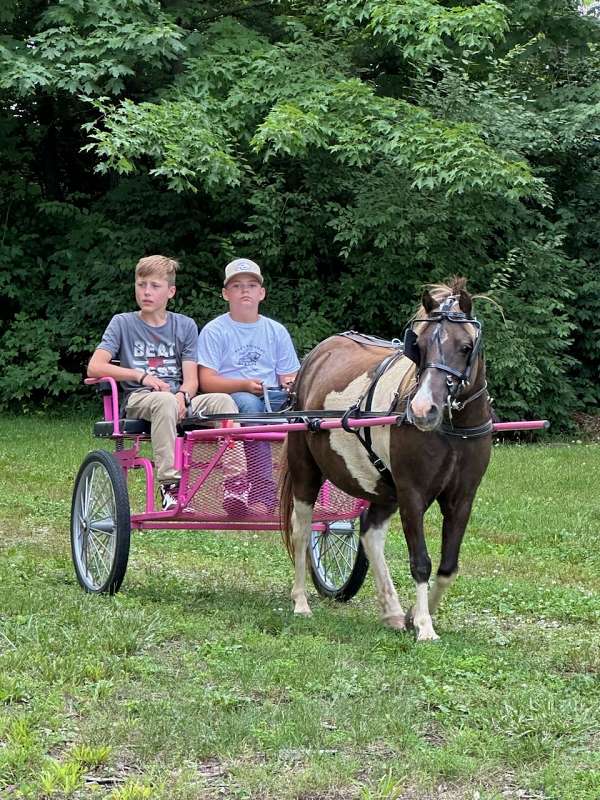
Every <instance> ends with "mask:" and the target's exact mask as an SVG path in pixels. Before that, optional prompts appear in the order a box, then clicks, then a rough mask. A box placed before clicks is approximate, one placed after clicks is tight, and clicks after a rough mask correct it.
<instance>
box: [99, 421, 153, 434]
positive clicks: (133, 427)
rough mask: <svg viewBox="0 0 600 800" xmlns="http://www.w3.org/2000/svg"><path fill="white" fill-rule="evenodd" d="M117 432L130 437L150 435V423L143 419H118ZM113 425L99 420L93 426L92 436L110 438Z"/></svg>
mask: <svg viewBox="0 0 600 800" xmlns="http://www.w3.org/2000/svg"><path fill="white" fill-rule="evenodd" d="M119 430H120V431H121V433H126V434H128V435H131V436H139V435H140V434H149V433H150V423H149V422H148V421H147V420H145V419H120V420H119ZM113 431H114V425H113V423H112V422H108V421H107V420H101V421H100V422H96V423H95V424H94V436H100V437H108V436H112V435H113Z"/></svg>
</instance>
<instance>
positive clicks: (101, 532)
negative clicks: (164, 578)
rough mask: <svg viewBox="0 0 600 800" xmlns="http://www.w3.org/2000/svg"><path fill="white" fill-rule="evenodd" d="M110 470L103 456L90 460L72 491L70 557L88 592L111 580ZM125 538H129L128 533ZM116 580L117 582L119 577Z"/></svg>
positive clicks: (114, 540) (114, 521)
mask: <svg viewBox="0 0 600 800" xmlns="http://www.w3.org/2000/svg"><path fill="white" fill-rule="evenodd" d="M113 471H114V470H113V468H112V466H111V464H107V463H106V461H105V456H104V454H102V456H101V457H97V458H96V457H90V459H89V460H88V462H87V464H86V466H85V467H84V469H83V470H82V472H81V475H80V478H79V482H78V485H77V487H76V490H75V498H74V502H73V518H72V522H71V526H72V531H71V536H72V542H73V557H74V561H75V566H76V570H77V573H78V576H79V577H80V581H81V582H82V584H83V585H84V586H85V588H86V589H88V590H89V591H106V590H107V589H109V585H108V582H109V580H113V578H114V577H115V576H113V571H114V570H115V566H116V564H117V561H116V555H117V544H118V541H119V536H120V530H119V515H118V513H117V499H116V495H115V491H116V483H115V481H116V480H117V479H118V476H116V477H113ZM125 500H127V498H126V496H125ZM127 507H128V504H127ZM126 535H127V537H128V536H129V531H128V530H127V531H126ZM126 563H127V562H126V561H125V565H124V566H126ZM121 566H123V565H122V564H121ZM116 575H117V576H118V575H119V573H118V572H117V573H116ZM116 579H117V580H119V582H120V580H121V579H122V574H121V575H120V576H119V577H118V578H116Z"/></svg>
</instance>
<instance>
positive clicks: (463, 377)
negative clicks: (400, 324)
mask: <svg viewBox="0 0 600 800" xmlns="http://www.w3.org/2000/svg"><path fill="white" fill-rule="evenodd" d="M457 299H458V298H457V297H455V296H451V297H447V298H446V300H444V302H443V304H442V305H441V306H440V309H439V311H435V312H434V313H432V314H431V315H430V316H428V317H421V318H420V319H415V320H413V321H412V323H411V324H410V326H409V327H408V328H407V329H406V331H405V333H404V355H405V356H407V357H408V358H410V359H411V361H414V363H415V364H416V365H417V370H418V371H417V384H419V382H420V380H421V376H422V374H423V373H424V372H425V370H427V369H437V370H439V371H440V372H445V373H446V375H447V377H446V384H447V386H448V403H447V405H448V414H449V416H450V417H452V411H453V410H454V411H460V410H462V408H464V406H465V405H466V403H467V402H470V401H471V400H474V399H475V398H476V397H479V395H480V394H483V391H485V388H484V389H483V390H482V392H477V394H476V395H474V396H472V397H470V398H469V400H468V401H465V402H462V403H461V402H460V401H458V400H457V399H456V397H457V395H458V394H459V392H460V391H462V390H463V389H464V388H466V387H467V386H469V384H470V380H471V373H472V371H473V365H474V364H475V363H476V360H477V356H478V354H479V351H480V350H481V344H482V334H481V323H480V322H479V320H477V319H475V318H474V317H467V315H466V314H465V313H464V312H462V311H452V306H453V305H454V303H455V302H456V300H457ZM421 322H432V323H435V324H436V328H435V330H434V332H433V341H434V342H435V343H436V345H437V348H438V352H439V360H438V361H427V362H426V363H425V365H424V366H423V367H421V350H420V348H419V342H418V336H417V333H416V331H415V330H414V326H415V325H416V324H417V323H421ZM444 322H451V323H453V324H456V325H473V327H474V328H475V330H476V336H475V341H474V342H473V349H472V350H471V352H470V353H469V357H468V359H467V363H466V364H465V368H464V370H463V371H462V372H461V371H459V370H457V369H454V367H451V366H449V365H448V364H446V361H445V359H444V352H443V350H442V338H441V334H442V326H443V324H444Z"/></svg>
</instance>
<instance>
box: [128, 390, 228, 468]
mask: <svg viewBox="0 0 600 800" xmlns="http://www.w3.org/2000/svg"><path fill="white" fill-rule="evenodd" d="M237 410H238V408H237V406H236V404H235V403H234V401H233V400H232V399H231V395H229V394H219V393H216V392H213V393H211V394H199V395H197V396H196V397H194V398H192V413H194V414H198V413H201V414H237ZM178 413H179V407H178V405H177V399H176V397H175V395H174V394H171V392H144V391H140V392H133V393H132V394H130V395H129V398H128V400H127V406H126V416H128V417H130V418H133V419H145V420H148V422H151V423H152V451H153V453H154V463H155V466H156V473H157V477H158V482H159V483H175V482H177V481H179V479H180V478H181V473H180V472H179V471H178V470H176V469H175V467H174V465H173V461H174V460H175V437H176V436H177V415H178Z"/></svg>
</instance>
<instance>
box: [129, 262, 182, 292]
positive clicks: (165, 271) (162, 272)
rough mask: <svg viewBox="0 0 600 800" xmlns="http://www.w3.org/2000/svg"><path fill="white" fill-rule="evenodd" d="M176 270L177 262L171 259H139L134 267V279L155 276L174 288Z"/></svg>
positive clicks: (177, 267)
mask: <svg viewBox="0 0 600 800" xmlns="http://www.w3.org/2000/svg"><path fill="white" fill-rule="evenodd" d="M178 269H179V262H178V261H175V259H173V258H167V257H166V256H146V258H140V260H139V261H138V263H137V264H136V265H135V277H136V278H149V277H150V276H151V275H157V276H158V277H159V278H162V279H164V280H166V281H167V283H168V284H169V286H175V278H176V277H177V270H178Z"/></svg>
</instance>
